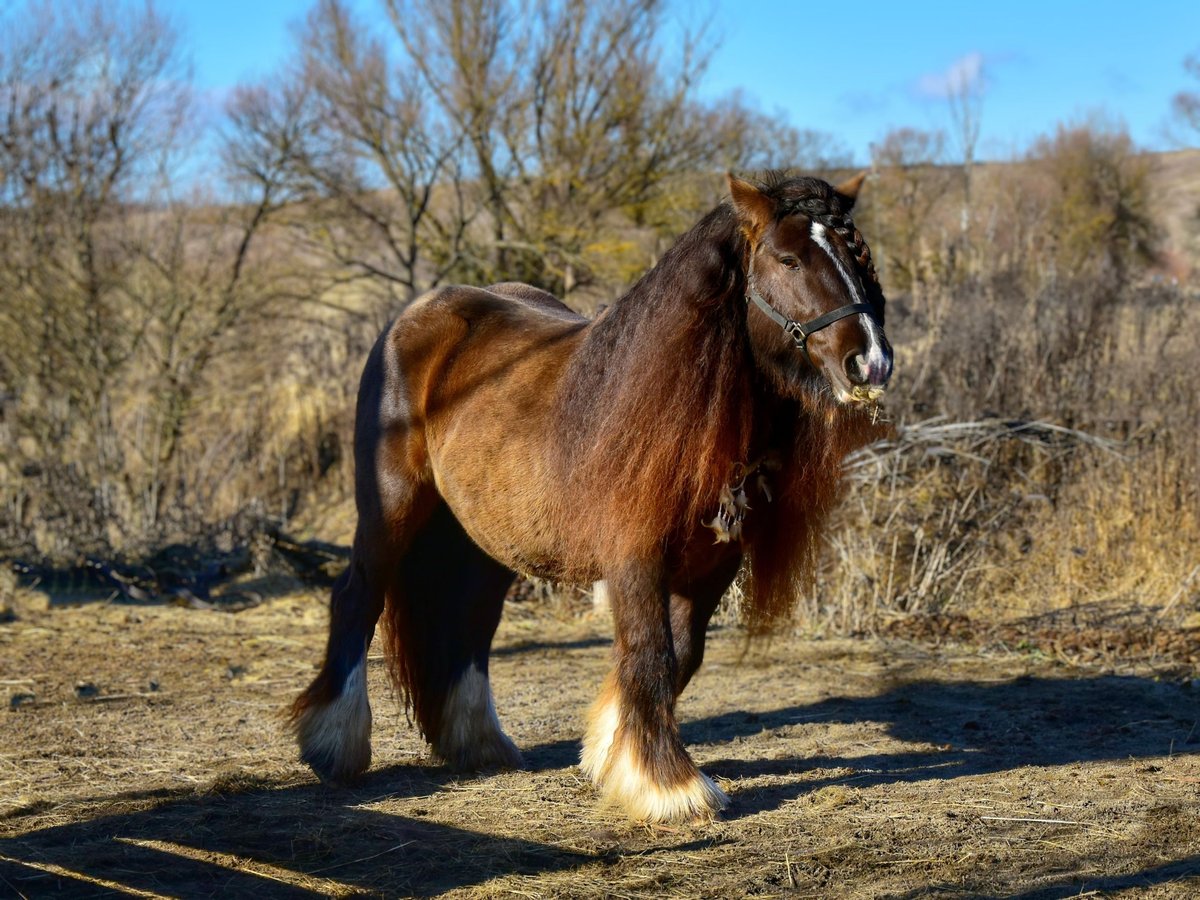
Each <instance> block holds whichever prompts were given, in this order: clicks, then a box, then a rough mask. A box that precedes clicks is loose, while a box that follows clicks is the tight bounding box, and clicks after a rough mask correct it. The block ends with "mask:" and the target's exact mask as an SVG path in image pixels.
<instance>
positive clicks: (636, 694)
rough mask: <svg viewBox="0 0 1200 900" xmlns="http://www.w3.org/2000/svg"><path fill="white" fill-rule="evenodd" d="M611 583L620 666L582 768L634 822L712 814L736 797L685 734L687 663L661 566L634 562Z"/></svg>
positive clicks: (607, 687) (592, 721) (595, 717)
mask: <svg viewBox="0 0 1200 900" xmlns="http://www.w3.org/2000/svg"><path fill="white" fill-rule="evenodd" d="M606 580H607V581H608V589H609V593H610V596H611V598H612V608H613V621H614V624H615V626H616V643H615V645H614V648H613V649H614V655H615V657H616V664H615V665H614V667H613V670H612V672H610V673H609V675H608V677H607V679H605V682H604V687H603V688H602V690H601V693H600V697H599V699H598V700H597V701H596V703H595V705H594V706H593V707H592V710H591V713H590V716H589V724H588V730H587V734H586V735H585V737H584V742H583V755H582V757H581V760H580V765H581V766H582V768H583V770H584V771H585V772H586V773H587V774H588V775H589V776H590V777H591V779H592V780H593V781H594V782H595V783H596V784H597V785H599V786H600V788H601V789H602V790H603V791H604V793H605V794H606V795H607V796H608V797H609V798H610V799H612V800H613V801H615V802H617V803H619V804H620V805H621V806H623V807H624V809H625V810H626V812H628V813H629V815H630V816H632V817H633V818H634V819H637V820H640V821H654V822H677V821H687V820H690V819H695V818H703V817H706V816H711V815H713V814H714V813H716V812H717V811H718V810H720V809H722V808H723V807H724V806H725V805H726V804H727V803H728V799H727V798H726V797H725V795H724V794H723V793H722V792H721V791H720V790H719V789H718V788H717V786H716V785H714V784H713V783H712V781H710V780H709V779H708V778H707V777H706V776H705V775H703V774H702V773H701V772H700V770H699V769H697V768H696V764H695V763H694V762H692V760H691V757H689V756H688V754H687V751H686V750H685V749H684V746H683V741H682V740H681V739H680V737H679V727H678V725H677V724H676V721H675V698H676V696H677V694H678V690H679V679H680V668H679V660H678V658H677V656H676V653H675V647H674V638H673V635H672V625H671V611H670V608H671V601H670V597H669V595H668V593H667V590H666V586H665V585H664V584H663V580H662V578H661V575H660V573H658V572H656V571H655V567H653V566H642V565H632V566H629V567H627V568H626V569H625V571H624V572H622V573H620V574H619V575H618V576H616V577H610V578H608V579H606ZM689 674H690V673H689Z"/></svg>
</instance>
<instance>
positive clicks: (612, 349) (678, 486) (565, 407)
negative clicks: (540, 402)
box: [558, 178, 865, 626]
mask: <svg viewBox="0 0 1200 900" xmlns="http://www.w3.org/2000/svg"><path fill="white" fill-rule="evenodd" d="M764 187H765V189H766V191H769V194H768V195H769V196H773V198H774V199H776V201H777V203H779V204H780V205H781V206H783V205H788V206H792V205H796V210H795V211H805V212H806V213H807V210H803V209H802V208H801V207H800V206H799V205H800V204H803V205H804V206H806V207H808V209H811V210H812V213H813V214H817V213H820V214H832V215H840V214H841V213H842V210H841V209H840V208H838V204H839V201H840V197H839V195H837V194H836V193H835V192H834V191H833V189H832V188H831V187H830V186H829V185H828V184H826V183H825V182H823V181H819V180H817V179H809V178H798V179H776V180H774V181H773V182H771V181H768V182H766V183H765V185H764ZM746 252H747V247H746V241H745V238H744V237H743V235H742V234H741V229H740V228H739V227H738V224H737V221H736V217H735V214H734V211H733V208H732V206H731V204H729V203H728V202H726V203H723V204H721V205H720V206H718V207H716V208H715V209H714V210H712V211H711V212H710V213H709V214H708V215H707V216H705V217H704V218H703V219H701V221H700V222H698V223H697V224H696V225H695V226H694V227H693V228H692V229H691V230H690V231H688V232H687V233H686V234H684V235H683V236H682V237H681V238H680V239H679V241H678V242H677V243H676V244H675V245H674V246H673V247H672V248H671V249H670V250H668V251H667V252H666V253H665V254H664V255H663V257H662V259H661V260H660V261H659V263H658V265H656V266H655V267H654V268H653V269H651V270H650V271H649V272H647V273H646V274H645V275H644V276H643V277H642V278H641V280H639V281H638V282H637V284H635V285H634V286H633V287H632V288H631V289H630V290H629V291H628V293H626V294H625V295H624V296H622V297H621V298H620V299H618V300H617V301H615V302H614V303H613V305H612V306H611V307H610V308H609V309H607V310H606V311H605V313H604V315H603V316H601V317H599V318H598V319H597V320H596V321H595V322H594V323H593V324H592V325H591V326H590V328H589V334H588V335H587V337H586V338H585V341H584V344H583V346H582V347H581V349H580V351H579V353H578V354H577V355H576V357H575V358H574V359H573V360H572V362H571V363H570V367H569V369H568V371H567V372H566V374H565V378H564V389H563V392H562V393H561V394H560V396H559V400H558V402H559V414H560V421H561V422H562V423H563V428H564V430H563V440H562V444H561V445H560V451H561V458H560V464H561V465H562V466H563V467H564V468H565V470H566V472H568V473H569V477H568V480H567V483H568V484H569V488H568V491H567V494H566V496H564V498H563V504H564V514H565V515H566V516H567V517H568V518H569V520H570V527H571V531H572V533H574V534H576V535H578V536H579V540H580V541H581V543H583V542H586V544H588V545H589V546H592V547H598V548H600V552H601V553H602V554H603V555H604V557H606V558H609V559H613V558H649V557H651V556H653V555H654V554H656V553H659V552H661V551H662V550H663V549H664V546H665V545H666V543H667V542H668V541H670V540H672V539H680V538H686V537H687V536H688V535H689V534H690V533H692V532H694V531H695V530H697V529H700V528H701V527H702V522H703V521H707V520H710V519H712V518H713V515H714V513H715V512H716V509H717V505H718V502H719V500H718V498H719V495H720V492H721V489H722V487H723V486H725V485H727V484H730V482H731V479H733V478H734V476H735V467H736V466H737V465H738V464H745V463H750V462H752V461H753V460H752V459H751V457H752V455H753V454H756V453H762V452H763V451H764V450H765V444H766V441H767V440H768V438H771V443H772V444H773V445H775V446H777V447H778V449H779V450H781V451H782V453H781V456H782V458H781V460H780V462H781V463H782V468H781V469H780V470H779V471H778V472H776V473H773V474H771V476H770V478H771V481H772V487H773V490H772V493H773V494H776V497H775V500H774V501H773V502H772V503H769V504H768V503H765V502H762V501H761V500H758V501H754V500H752V504H753V507H754V509H753V511H752V512H751V513H750V514H749V516H748V518H747V523H748V525H751V523H752V528H751V530H748V532H747V541H746V545H747V546H746V549H747V552H748V554H749V557H750V560H749V563H750V564H749V579H748V581H747V601H748V602H747V606H746V612H747V614H748V616H747V618H748V621H749V623H750V624H751V626H766V625H769V624H771V623H772V622H774V621H775V620H776V619H778V618H780V617H781V615H783V614H785V613H786V610H788V609H790V608H791V606H792V605H793V604H794V602H795V600H796V597H797V591H798V590H799V589H801V588H802V587H804V586H806V585H807V584H809V583H810V582H811V578H812V574H813V563H814V560H815V556H816V554H815V551H816V540H817V537H818V535H819V532H820V526H821V524H822V523H823V521H824V519H825V515H826V513H827V512H828V511H829V509H831V508H832V506H833V503H834V501H835V500H836V494H837V485H838V483H839V481H840V467H841V459H842V457H843V456H844V455H845V453H846V452H848V451H849V450H850V449H853V448H854V447H855V446H859V445H861V444H862V443H864V442H865V439H864V436H863V435H862V434H860V433H859V431H860V429H859V427H858V425H857V424H856V423H859V422H860V421H862V420H865V417H864V416H863V415H862V414H861V413H859V412H858V411H856V410H845V409H843V408H840V407H838V406H837V405H836V404H835V403H834V402H833V400H832V398H831V397H830V396H829V392H828V390H827V389H826V388H821V389H820V390H817V389H816V388H814V390H813V394H812V396H805V397H804V398H803V399H802V400H801V401H799V402H797V401H783V400H780V399H779V398H771V397H770V396H769V392H768V390H767V388H766V386H765V382H764V380H763V379H762V378H761V376H760V375H759V373H758V371H757V369H756V367H755V365H754V361H753V358H752V351H751V348H750V344H749V337H748V334H747V331H746V304H745V302H744V295H745V276H744V274H743V257H744V255H745V253H746ZM764 404H769V405H770V407H771V408H770V409H769V410H768V409H767V408H765V407H764ZM768 417H769V418H770V419H772V420H773V419H780V420H784V421H786V425H785V426H784V427H783V429H782V430H781V429H780V427H779V426H778V423H776V422H772V421H766V419H767V418H768ZM772 430H773V432H774V433H773V434H772V433H771V432H772ZM780 444H782V446H780Z"/></svg>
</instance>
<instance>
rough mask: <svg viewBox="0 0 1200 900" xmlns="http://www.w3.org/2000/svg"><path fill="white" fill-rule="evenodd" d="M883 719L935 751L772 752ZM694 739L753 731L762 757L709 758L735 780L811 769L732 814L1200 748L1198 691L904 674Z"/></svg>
mask: <svg viewBox="0 0 1200 900" xmlns="http://www.w3.org/2000/svg"><path fill="white" fill-rule="evenodd" d="M864 721H873V722H882V723H886V725H887V730H888V732H889V734H891V735H892V736H893V737H895V738H897V739H898V740H902V741H905V742H907V743H914V744H920V745H924V747H926V748H927V749H920V750H914V751H910V752H903V753H881V754H871V753H867V754H865V755H861V756H847V757H841V756H810V757H805V758H782V759H780V758H770V757H771V748H770V740H771V738H773V737H785V736H787V735H788V734H789V733H790V732H791V731H792V730H793V729H820V728H823V727H826V726H827V725H828V724H829V723H855V722H864ZM681 731H682V734H683V739H684V741H685V742H686V743H687V744H689V745H697V744H704V745H719V744H727V743H729V742H731V741H738V740H745V739H748V738H751V737H753V738H755V739H756V742H757V741H761V742H762V745H763V751H764V752H763V755H762V756H760V757H759V758H756V759H749V760H747V759H719V760H717V761H715V762H709V763H708V764H707V765H706V766H705V768H706V769H708V771H709V772H710V774H713V775H717V776H719V777H723V778H729V779H734V780H736V779H742V778H754V777H758V776H763V775H775V776H781V775H782V776H786V775H797V776H802V775H805V773H809V772H812V771H813V770H828V769H837V770H839V771H838V774H837V775H836V776H834V777H830V778H817V779H814V778H811V777H803V778H797V779H796V780H793V781H787V782H784V783H782V784H779V785H776V786H771V787H767V788H763V789H761V790H754V791H746V792H742V793H739V794H737V795H736V796H735V797H734V808H733V809H732V810H731V811H730V812H731V816H732V817H734V818H736V817H740V816H747V815H752V814H754V813H758V812H762V811H764V810H770V809H776V808H778V807H779V806H780V805H782V804H783V803H785V802H787V801H789V800H793V799H795V798H796V797H797V796H799V795H800V794H802V793H805V792H809V791H814V790H818V789H820V788H822V787H824V786H826V785H828V784H832V783H853V784H854V785H855V786H857V787H866V786H870V785H877V784H889V783H894V782H917V781H927V780H940V779H947V778H958V777H962V776H969V775H983V774H987V773H991V772H1001V771H1007V770H1009V769H1015V768H1019V767H1023V766H1064V765H1071V764H1074V763H1085V762H1095V761H1099V760H1136V759H1138V758H1142V757H1158V756H1167V755H1170V754H1175V755H1180V754H1196V753H1200V696H1197V693H1196V692H1195V691H1193V690H1190V689H1188V688H1186V687H1183V686H1181V685H1178V684H1173V683H1165V682H1158V681H1154V680H1152V679H1149V678H1141V677H1134V676H1116V675H1111V676H1101V677H1097V678H1082V679H1066V678H1037V677H1021V678H1016V679H1013V680H1009V681H1002V682H991V683H980V682H971V681H967V682H935V681H918V682H913V683H909V684H899V685H897V686H896V687H894V688H892V689H891V690H889V691H887V692H886V693H883V694H880V695H877V696H873V697H852V698H844V697H833V698H829V699H827V700H823V701H821V702H819V703H815V704H809V705H800V706H790V707H785V708H782V709H776V710H773V711H771V712H765V713H745V712H731V713H727V714H724V715H719V716H713V717H710V718H706V719H700V720H697V721H692V722H686V723H684V724H683V726H682V728H681Z"/></svg>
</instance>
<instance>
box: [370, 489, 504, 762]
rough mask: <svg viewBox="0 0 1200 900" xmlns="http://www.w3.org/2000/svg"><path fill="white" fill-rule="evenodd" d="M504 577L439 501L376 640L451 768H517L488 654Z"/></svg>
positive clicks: (429, 737) (401, 574)
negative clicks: (382, 641) (383, 640)
mask: <svg viewBox="0 0 1200 900" xmlns="http://www.w3.org/2000/svg"><path fill="white" fill-rule="evenodd" d="M512 580H513V572H512V571H511V570H509V569H507V568H505V567H504V566H503V565H501V564H500V563H498V562H496V561H495V560H493V559H492V558H491V557H489V556H488V555H487V554H486V553H484V552H483V551H482V550H480V549H479V547H478V546H476V545H475V543H474V542H473V541H472V540H471V539H470V537H468V536H467V534H466V532H465V531H464V530H463V528H462V526H461V525H460V524H459V522H458V520H457V519H455V517H454V515H453V514H452V513H451V512H450V509H449V508H448V507H447V506H446V504H445V503H444V502H439V504H438V506H437V508H436V509H435V510H434V511H433V514H432V515H431V516H430V518H429V521H428V523H427V524H426V525H425V527H424V528H423V529H422V530H421V532H420V533H419V534H418V535H417V536H416V537H415V539H414V540H413V543H412V546H411V547H410V548H409V551H408V553H406V554H405V558H404V561H403V563H402V565H401V568H400V572H399V576H398V582H399V584H398V590H397V591H395V592H390V593H389V596H388V603H387V611H386V614H385V623H386V626H387V627H386V629H385V633H386V636H387V640H388V656H389V660H390V663H391V666H392V673H393V677H394V678H395V680H396V682H397V684H398V685H399V686H400V688H401V690H402V691H404V692H405V693H406V694H407V696H408V698H409V699H410V701H411V704H412V708H413V711H414V713H415V714H416V718H417V724H418V725H419V726H420V729H421V731H422V733H423V734H424V735H425V737H426V739H427V740H428V741H429V743H430V744H431V745H432V747H433V751H434V753H435V754H436V755H437V756H438V757H440V758H441V759H443V760H445V761H446V762H447V763H449V764H450V765H451V766H453V767H455V768H459V769H483V768H494V767H499V768H516V767H519V766H521V765H522V760H521V754H520V752H519V751H518V750H517V748H516V746H515V745H514V744H513V743H512V741H511V740H509V738H508V736H507V735H505V734H504V732H503V730H501V728H500V722H499V719H498V718H497V716H496V710H495V706H494V705H493V702H492V691H491V686H490V684H489V682H488V655H489V653H490V651H491V646H492V637H493V635H494V634H495V632H496V626H497V625H498V624H499V622H500V612H501V609H502V607H503V604H504V596H505V594H506V593H507V591H508V587H509V585H510V584H512Z"/></svg>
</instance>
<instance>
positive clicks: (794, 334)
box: [746, 287, 875, 369]
mask: <svg viewBox="0 0 1200 900" xmlns="http://www.w3.org/2000/svg"><path fill="white" fill-rule="evenodd" d="M746 299H747V300H749V301H750V302H752V303H753V304H754V305H755V306H757V307H758V308H759V309H761V310H762V311H763V312H765V313H766V314H767V315H768V316H770V318H771V320H772V321H773V322H774V323H775V324H776V325H778V326H779V327H780V328H782V329H783V333H784V334H786V335H788V336H789V337H790V338H791V339H792V340H793V341H795V342H796V346H797V347H798V348H799V349H800V352H801V353H803V354H804V358H805V359H806V360H807V361H808V364H809V365H810V366H812V367H813V368H814V369H815V368H816V367H817V365H816V363H814V362H813V361H812V357H811V356H809V355H808V337H809V335H811V334H813V333H814V332H817V331H820V330H821V329H822V328H828V327H829V326H830V325H832V324H833V323H834V322H837V321H840V320H841V319H846V318H849V317H850V316H857V315H859V314H860V313H865V314H866V315H869V316H874V314H875V308H874V307H873V306H871V304H870V303H851V304H848V305H847V306H839V307H838V308H837V309H833V310H830V311H829V312H827V313H824V314H823V315H819V316H817V317H816V318H815V319H810V320H809V321H807V322H794V321H792V320H791V319H789V318H788V317H787V316H785V315H784V314H783V313H781V312H780V311H779V310H777V309H776V308H775V307H773V306H772V305H771V304H770V303H768V302H767V301H766V300H764V299H763V296H762V294H760V293H759V292H758V291H756V290H755V289H754V288H752V287H751V288H748V290H747V292H746Z"/></svg>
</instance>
